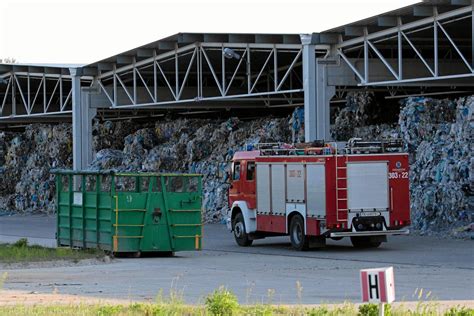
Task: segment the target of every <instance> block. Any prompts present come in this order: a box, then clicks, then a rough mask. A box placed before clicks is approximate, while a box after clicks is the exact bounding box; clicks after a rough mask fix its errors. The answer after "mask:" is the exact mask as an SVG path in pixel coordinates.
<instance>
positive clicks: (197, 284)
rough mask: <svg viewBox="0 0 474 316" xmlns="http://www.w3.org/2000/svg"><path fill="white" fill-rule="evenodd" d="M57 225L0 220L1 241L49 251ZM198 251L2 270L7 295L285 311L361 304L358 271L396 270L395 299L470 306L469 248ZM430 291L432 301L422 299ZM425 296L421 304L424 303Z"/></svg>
mask: <svg viewBox="0 0 474 316" xmlns="http://www.w3.org/2000/svg"><path fill="white" fill-rule="evenodd" d="M54 236H55V219H54V218H51V217H40V216H29V217H20V216H11V217H8V216H3V217H0V242H12V241H15V240H16V239H18V238H20V237H27V238H29V240H30V241H31V242H35V243H39V244H43V245H46V246H51V245H54V243H55V241H54ZM203 247H204V249H203V250H202V251H199V252H179V253H176V256H175V257H172V258H161V257H147V258H139V259H132V258H130V259H125V258H121V259H114V260H112V263H110V264H90V263H89V264H81V263H79V264H74V265H69V266H59V267H51V266H48V265H41V266H40V267H35V266H34V265H32V266H30V267H28V268H26V269H18V268H14V269H12V268H8V267H6V268H5V267H4V268H3V269H0V274H1V273H2V270H3V271H7V272H8V278H7V280H6V282H5V285H4V289H5V290H21V291H27V292H31V293H51V292H59V293H62V294H71V295H77V296H85V297H94V298H104V299H127V300H154V299H155V298H156V296H157V295H158V294H159V293H160V292H162V293H163V295H165V296H166V295H169V294H170V293H174V294H177V295H180V296H182V298H183V299H184V300H185V301H186V302H189V303H196V302H202V301H203V300H204V298H205V296H206V295H207V294H208V293H211V292H212V291H213V290H214V289H216V288H218V287H219V286H225V287H227V288H228V289H231V290H232V291H234V292H235V293H236V294H237V296H238V297H239V301H240V302H242V303H255V302H264V303H265V302H270V301H271V302H274V303H282V304H293V303H305V304H317V303H334V302H335V303H340V302H344V301H351V302H358V301H360V284H359V270H360V269H364V268H378V267H387V266H393V267H394V269H395V286H396V297H397V300H398V301H414V300H418V298H419V294H420V291H421V297H423V298H424V299H428V300H433V299H436V300H472V299H474V265H473V262H474V260H473V259H474V251H473V250H474V248H473V242H472V241H470V240H453V239H439V238H434V237H424V236H395V237H391V238H389V242H388V243H384V244H383V245H382V246H381V247H380V248H378V249H364V250H361V249H355V248H353V247H352V246H351V245H350V242H349V241H348V240H341V241H328V245H327V247H326V248H324V249H314V250H310V251H306V252H298V251H295V250H293V249H291V247H290V244H289V239H288V237H274V238H267V239H264V240H257V241H255V242H254V245H253V246H252V247H247V248H242V247H239V246H237V245H236V244H235V242H234V240H233V237H232V235H231V234H230V233H229V232H228V231H227V230H226V228H225V226H223V225H219V224H211V225H206V226H205V227H204V240H203ZM428 293H429V294H428ZM427 295H428V298H426V296H427Z"/></svg>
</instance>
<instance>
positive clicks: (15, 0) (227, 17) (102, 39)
mask: <svg viewBox="0 0 474 316" xmlns="http://www.w3.org/2000/svg"><path fill="white" fill-rule="evenodd" d="M416 2H419V1H413V0H395V1H394V0H392V1H390V0H357V1H355V0H352V1H350V0H312V1H311V0H293V1H290V0H239V1H235V0H208V1H190V0H174V1H169V0H166V1H160V0H154V1H152V0H135V1H133V0H81V1H77V0H70V1H69V0H61V1H58V0H55V1H52V0H50V1H41V0H0V58H5V57H13V58H15V59H16V60H17V62H20V63H73V64H82V63H84V64H87V63H92V62H94V61H98V60H101V59H103V58H107V57H109V56H112V55H115V54H118V53H120V52H123V51H126V50H129V49H132V48H135V47H137V46H141V45H144V44H146V43H149V42H153V41H156V40H159V39H161V38H163V37H166V36H169V35H173V34H175V33H178V32H203V33H298V34H301V33H312V32H319V31H324V30H327V29H330V28H332V27H337V26H340V25H344V24H347V23H350V22H353V21H357V20H360V19H364V18H367V17H370V16H373V15H377V14H380V13H383V12H386V11H390V10H394V9H397V8H400V7H403V6H407V5H410V4H413V3H416Z"/></svg>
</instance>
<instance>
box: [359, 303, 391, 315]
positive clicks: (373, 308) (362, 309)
mask: <svg viewBox="0 0 474 316" xmlns="http://www.w3.org/2000/svg"><path fill="white" fill-rule="evenodd" d="M391 311H392V310H391V306H390V304H384V312H385V314H384V315H386V316H390V315H391V314H392V313H391ZM358 315H359V316H378V315H379V305H378V304H364V305H360V306H359V314H358Z"/></svg>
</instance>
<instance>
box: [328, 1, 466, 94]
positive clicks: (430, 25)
mask: <svg viewBox="0 0 474 316" xmlns="http://www.w3.org/2000/svg"><path fill="white" fill-rule="evenodd" d="M461 20H465V21H468V20H470V21H471V23H472V25H473V26H472V27H473V29H474V15H473V6H466V7H463V8H460V9H456V10H453V11H449V12H445V13H443V14H438V13H437V9H436V7H434V8H433V16H431V17H428V18H425V19H422V20H418V21H415V22H412V23H407V24H402V23H401V19H400V18H398V19H397V21H398V25H397V26H395V27H392V28H390V29H386V30H383V31H380V32H375V33H371V34H368V32H367V29H365V30H364V32H363V33H364V35H363V36H361V37H358V38H355V39H351V40H347V41H344V42H341V43H338V44H335V45H334V46H333V47H334V50H335V51H336V54H337V55H339V56H340V58H341V59H342V60H343V61H344V63H345V64H346V65H347V66H348V67H349V69H350V70H351V71H352V72H353V73H354V75H355V76H356V78H357V81H358V85H359V86H376V85H400V84H405V83H407V84H408V83H410V84H411V83H416V82H427V81H434V80H455V79H461V78H471V77H472V78H474V61H472V62H471V63H469V61H468V58H474V44H473V42H474V39H472V40H471V41H470V43H471V47H470V50H471V52H472V56H464V54H463V52H462V51H461V49H460V48H459V46H458V45H459V44H458V43H457V39H456V38H453V36H451V35H450V34H449V32H448V31H447V30H446V28H445V25H447V24H449V23H452V22H456V21H461ZM427 29H432V30H433V37H432V41H433V48H432V52H433V57H431V58H430V59H428V58H427V57H426V56H424V55H423V53H422V52H421V51H420V50H419V49H418V48H417V47H416V45H415V44H414V43H413V41H412V40H411V39H410V37H409V34H412V33H416V32H418V31H422V30H427ZM441 37H443V38H445V39H447V42H448V45H449V48H450V49H451V50H452V51H453V53H452V55H453V57H452V60H451V61H457V63H456V65H457V66H458V67H457V68H460V70H458V71H459V73H455V74H453V73H444V74H442V73H440V66H442V65H443V62H445V60H443V59H442V58H440V56H439V48H440V45H439V39H440V38H441ZM473 37H474V35H473ZM393 39H397V44H395V45H396V51H397V53H398V56H397V64H398V67H397V68H398V69H395V68H394V65H393V63H392V64H391V63H390V62H389V58H387V57H386V56H383V54H382V53H381V52H380V50H379V49H377V47H376V44H381V43H383V42H384V41H389V40H393ZM390 45H392V44H390ZM354 49H362V51H363V54H362V55H363V56H362V57H359V58H356V62H351V60H353V59H354V58H353V57H352V58H350V57H348V55H347V54H348V53H349V52H351V51H353V50H354ZM406 49H410V50H411V51H412V52H414V53H415V55H416V56H417V58H418V59H419V60H420V61H421V62H422V64H423V65H424V67H425V68H426V69H427V71H428V72H429V74H430V75H429V76H426V75H425V74H424V72H423V71H421V69H420V71H418V75H417V76H415V77H412V78H404V71H403V64H404V61H407V58H406V57H404V56H403V54H402V52H403V50H406ZM394 50H395V49H394ZM371 55H372V56H371ZM455 57H456V58H455ZM374 60H378V61H379V62H381V63H382V64H383V65H384V66H385V68H386V69H387V70H388V73H389V76H391V77H392V78H393V79H388V80H381V81H380V80H374V81H372V80H371V79H370V75H371V74H372V73H371V66H372V67H374V63H373V62H371V61H374ZM412 60H413V59H412ZM359 61H360V64H362V66H360V67H358V66H357V65H356V64H357V62H359ZM377 75H379V76H380V74H377ZM473 82H474V81H473ZM473 85H474V83H473Z"/></svg>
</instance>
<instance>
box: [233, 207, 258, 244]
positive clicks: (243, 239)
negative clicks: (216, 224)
mask: <svg viewBox="0 0 474 316" xmlns="http://www.w3.org/2000/svg"><path fill="white" fill-rule="evenodd" d="M232 231H233V232H234V238H235V241H236V242H237V244H238V245H239V246H241V247H248V246H251V245H252V242H253V240H251V239H249V235H248V234H247V231H246V228H245V222H244V216H243V215H242V213H238V214H237V215H235V218H234V220H233V221H232Z"/></svg>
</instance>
